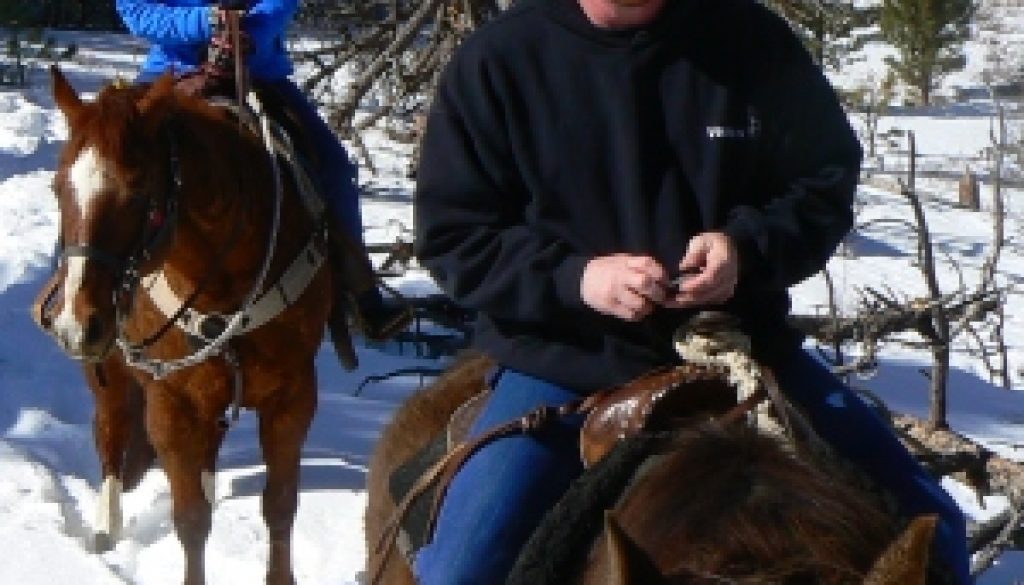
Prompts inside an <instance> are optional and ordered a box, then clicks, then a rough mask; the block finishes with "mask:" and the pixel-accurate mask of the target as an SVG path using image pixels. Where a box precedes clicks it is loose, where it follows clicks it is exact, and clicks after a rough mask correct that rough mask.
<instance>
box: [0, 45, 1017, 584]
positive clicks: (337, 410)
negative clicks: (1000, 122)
mask: <svg viewBox="0 0 1024 585" xmlns="http://www.w3.org/2000/svg"><path fill="white" fill-rule="evenodd" d="M74 38H75V40H76V42H77V43H78V44H79V45H80V47H81V49H80V52H79V57H78V58H77V60H76V62H75V63H72V64H69V65H68V66H67V67H65V69H66V70H67V71H68V72H69V73H70V77H71V79H72V82H73V83H74V84H75V85H76V87H78V88H79V89H80V90H86V91H95V89H96V88H97V87H99V85H100V84H101V83H102V82H104V81H106V80H108V79H109V78H110V77H111V76H113V75H114V74H115V73H117V72H123V73H124V74H125V75H129V76H130V71H131V70H132V69H133V67H134V65H135V64H136V62H137V59H138V55H139V54H140V52H141V51H140V49H139V48H138V45H137V44H136V43H134V42H133V41H131V40H129V39H127V38H125V37H121V36H112V35H111V36H97V35H74ZM966 120H968V121H963V122H956V124H957V125H958V134H957V136H958V138H957V139H956V140H955V141H953V142H952V143H951V142H950V140H949V135H948V134H947V133H946V132H942V131H937V130H936V126H940V125H943V124H951V123H953V122H952V121H951V120H946V119H934V118H924V117H920V118H918V119H915V124H917V125H918V126H919V132H920V133H921V136H922V148H928V149H930V150H929V152H937V153H941V152H943V148H947V150H945V152H954V150H953V149H956V148H958V147H957V146H956V145H960V146H961V147H963V145H964V143H965V141H969V140H973V141H974V143H977V144H980V143H981V142H983V140H984V139H983V138H981V139H979V138H978V137H977V134H979V133H981V134H983V135H987V128H988V122H987V119H985V118H982V117H969V118H966ZM893 123H895V122H893ZM961 126H962V127H961ZM64 135H65V130H64V128H63V123H62V121H61V120H60V118H59V116H58V115H57V114H56V113H55V111H54V109H53V105H52V101H51V100H50V98H49V95H48V89H47V84H46V77H45V74H44V73H42V72H41V71H35V72H33V83H32V86H31V87H30V88H29V89H28V90H26V91H4V90H0V331H2V332H3V335H0V551H3V553H2V557H3V558H4V561H5V562H3V563H0V583H4V584H8V583H9V584H18V585H55V584H65V583H78V584H80V585H106V584H119V583H131V584H139V585H163V584H171V583H178V582H179V579H180V575H181V571H182V555H181V552H180V548H179V546H178V543H177V541H176V539H175V537H174V535H173V531H172V528H171V525H170V515H169V511H170V510H169V509H170V499H169V493H168V490H167V485H166V481H165V479H164V477H163V475H162V473H160V472H151V473H150V474H149V475H148V476H147V477H146V478H145V480H144V482H143V484H142V485H141V486H140V487H139V488H138V489H137V490H136V491H135V492H134V493H132V494H129V495H128V496H127V498H126V502H125V506H126V517H127V522H128V529H127V535H126V538H125V539H124V540H123V541H122V542H120V543H119V545H118V546H117V547H116V549H115V550H113V551H111V552H109V553H105V554H102V555H96V554H92V553H90V552H88V541H87V535H88V534H89V526H90V525H91V523H92V518H93V514H94V509H95V506H96V488H97V486H98V483H99V477H98V474H99V471H98V465H97V462H96V458H95V454H94V453H93V450H92V447H91V441H92V439H91V429H90V424H91V415H92V403H91V399H90V396H89V393H88V391H87V389H86V387H85V385H84V383H83V381H82V378H81V376H80V373H79V371H78V369H77V366H76V364H74V363H72V362H71V361H69V360H68V359H66V358H65V357H63V355H62V354H61V353H60V352H59V351H58V349H57V348H56V346H55V345H54V344H53V343H52V342H51V341H50V340H49V339H48V338H46V337H45V336H44V335H43V334H41V333H40V332H39V331H38V330H37V329H36V328H35V327H34V326H33V325H32V323H31V322H30V320H29V317H28V312H27V307H28V305H29V302H30V300H31V298H32V296H33V295H34V294H35V293H36V291H37V290H38V288H39V286H40V284H41V282H42V280H43V279H44V278H45V276H46V274H47V273H48V271H49V269H50V268H49V266H50V262H51V260H50V251H51V249H52V247H53V242H54V238H55V236H56V222H57V212H56V209H55V205H54V200H53V197H52V195H51V193H50V190H49V181H50V178H51V171H52V169H53V168H54V166H55V157H56V153H57V149H58V148H59V146H60V141H61V140H62V139H63V137H64ZM926 135H927V136H930V138H925V136H926ZM974 143H972V146H971V147H970V150H972V151H973V148H974V147H973V144H974ZM963 148H965V149H966V148H967V147H963ZM375 151H376V153H377V156H378V158H377V159H376V160H375V163H376V164H377V166H378V168H379V170H380V173H381V175H380V176H378V177H376V178H373V179H372V180H371V179H370V178H366V179H367V181H369V182H370V183H371V185H370V186H372V187H375V188H376V189H374V190H373V191H372V192H371V194H370V195H368V196H367V197H366V199H365V200H364V201H365V203H364V214H365V217H366V223H367V225H368V230H369V231H368V237H367V239H368V240H369V241H388V240H393V239H394V238H395V237H397V236H399V235H401V234H402V233H404V232H403V229H404V228H406V227H408V226H410V225H411V205H410V185H409V184H408V182H407V181H406V180H405V179H404V178H403V173H404V170H405V169H404V164H403V154H404V151H403V149H402V148H400V147H394V146H388V145H384V144H378V145H377V148H376V150H375ZM927 186H928V187H929V188H930V189H931V191H930V192H929V193H930V194H929V196H928V197H926V204H927V212H928V214H929V216H928V217H929V221H930V225H931V228H932V230H933V231H934V232H935V239H936V242H937V246H938V247H939V249H940V250H942V251H944V252H948V253H949V254H950V256H951V257H954V258H956V259H957V261H958V262H960V263H961V264H962V265H963V270H964V272H965V274H966V278H967V281H968V282H973V280H974V279H975V278H976V272H977V269H978V267H979V266H980V264H981V262H982V260H983V259H984V254H985V252H986V250H987V246H988V242H989V238H990V235H989V227H988V216H987V215H986V214H979V213H970V212H966V211H962V210H958V209H956V208H954V207H952V206H951V205H950V204H949V202H950V199H951V193H952V191H951V190H950V188H949V187H950V186H949V185H945V184H942V183H933V184H928V185H927ZM860 200H861V202H862V203H863V204H864V206H863V209H862V211H861V212H860V216H859V220H860V221H862V222H865V221H868V220H871V219H877V218H902V219H909V218H910V217H911V213H910V210H909V208H908V207H907V206H906V205H905V204H904V203H903V202H902V201H901V200H900V198H899V197H898V196H896V195H893V194H892V193H889V192H886V191H882V190H878V189H872V188H863V189H862V190H861V193H860ZM1010 208H1011V210H1015V212H1014V213H1015V214H1014V215H1013V217H1011V218H1010V221H1009V224H1008V226H1007V233H1008V235H1009V236H1010V237H1011V238H1012V241H1011V243H1010V245H1009V247H1008V249H1007V251H1006V254H1005V257H1004V264H1003V269H1004V270H1005V271H1006V272H1007V273H1008V274H1007V276H1006V278H1008V279H1010V278H1014V279H1019V278H1021V277H1024V255H1022V254H1021V249H1020V246H1021V245H1022V236H1024V231H1022V228H1024V224H1022V223H1021V215H1019V214H1018V212H1017V211H1016V210H1019V209H1020V205H1019V203H1017V202H1011V205H1010ZM914 246H915V243H914V241H913V240H912V237H911V234H910V233H909V231H908V230H907V229H905V228H903V227H901V226H899V225H895V224H875V225H874V227H871V228H867V229H863V230H859V231H858V232H857V233H856V234H854V235H853V236H851V239H850V245H849V247H850V249H852V250H853V251H854V252H855V255H852V256H844V257H837V258H835V259H833V260H832V262H831V263H830V265H829V270H830V272H831V273H832V276H833V279H834V280H835V283H836V286H837V290H838V293H839V297H840V302H841V303H842V304H843V305H844V306H846V307H847V308H851V307H853V306H854V304H855V302H856V300H857V294H856V293H857V291H858V289H859V287H864V286H874V287H888V288H890V289H892V290H895V291H901V292H903V293H905V294H906V295H908V296H911V297H912V296H915V295H918V294H920V293H921V292H922V291H923V290H924V285H923V280H922V278H921V277H920V276H919V274H918V272H917V271H916V269H915V268H914V267H913V265H912V259H913V257H914ZM941 280H942V285H943V287H944V288H945V289H946V290H953V289H954V288H955V287H956V283H957V280H956V272H955V271H953V270H952V269H951V268H950V266H949V265H944V269H943V275H942V278H941ZM392 284H395V285H396V286H398V287H399V288H401V289H402V290H404V291H405V292H407V293H410V294H422V293H423V292H426V291H431V290H433V285H432V284H431V283H430V282H429V280H428V279H427V277H426V276H425V275H424V274H423V273H421V272H418V271H412V272H410V273H409V274H408V275H407V276H405V277H403V278H402V279H398V280H396V281H394V282H393V283H392ZM795 297H796V304H797V309H798V310H800V311H808V312H810V311H814V310H818V309H819V308H820V307H821V306H823V305H824V304H825V298H826V292H825V288H824V284H823V279H821V278H815V279H812V280H810V281H808V282H806V283H804V284H801V285H800V286H798V287H797V288H796V290H795ZM1009 302H1010V303H1011V305H1010V307H1009V309H1008V311H1007V313H1008V317H1009V322H1008V324H1007V327H1008V335H1007V338H1008V339H1009V341H1010V344H1011V347H1010V351H1011V356H1010V359H1011V364H1012V366H1013V367H1014V368H1015V369H1016V368H1020V366H1022V365H1024V342H1022V341H1021V340H1022V339H1024V310H1022V309H1024V304H1022V300H1021V298H1020V296H1019V295H1018V296H1011V297H1010V300H1009ZM882 355H883V356H884V363H883V365H882V367H881V369H880V371H879V372H878V374H877V375H876V376H874V377H873V378H871V379H868V380H857V383H858V384H863V385H865V386H868V387H870V388H872V389H874V390H875V391H876V392H878V393H879V394H881V395H882V396H883V397H884V398H885V399H886V400H887V402H888V403H889V404H890V406H892V407H893V408H895V409H896V410H900V411H904V412H911V413H915V414H922V413H924V412H925V411H926V408H927V390H926V388H927V382H926V380H925V378H924V377H923V376H921V375H920V373H919V370H921V369H922V368H926V367H927V365H928V363H927V358H926V356H924V355H923V354H921V353H920V352H916V351H911V350H908V349H905V348H902V347H900V346H898V345H895V344H891V345H888V346H886V348H884V350H883V352H882ZM360 358H361V361H362V363H363V367H362V368H361V369H360V371H358V372H357V373H354V374H349V373H345V372H343V371H341V369H340V368H339V367H338V366H337V364H336V363H335V361H334V358H333V355H332V353H331V351H330V350H329V348H328V347H327V346H324V348H323V350H322V352H321V355H320V358H319V360H318V371H319V375H320V409H319V411H318V413H317V417H316V420H315V422H314V426H313V430H312V433H311V435H310V438H309V441H308V442H307V444H306V447H305V451H304V459H303V476H302V484H301V498H300V506H299V513H298V518H297V520H296V526H295V549H294V550H295V567H296V573H297V578H298V581H299V583H303V584H324V585H326V584H331V585H338V584H347V583H355V582H357V581H356V578H357V577H356V576H357V574H358V573H359V572H360V571H361V570H362V564H363V553H364V549H363V539H362V512H363V507H364V505H365V497H366V496H365V491H364V484H365V471H366V469H365V466H366V464H367V460H368V457H369V453H370V450H371V448H372V444H373V442H374V440H375V439H376V437H377V436H378V434H379V431H380V429H381V427H382V425H383V424H385V423H386V421H387V420H388V418H389V417H390V415H391V413H392V412H393V411H394V409H395V407H396V405H397V404H398V403H399V402H400V401H401V399H402V398H403V397H405V396H407V395H408V394H409V393H410V392H412V391H413V390H415V388H416V385H417V380H416V379H414V378H400V379H395V380H392V381H389V382H383V383H379V384H374V385H371V386H369V387H368V388H367V389H366V391H365V393H364V394H363V395H362V396H360V397H355V396H353V392H354V390H355V388H356V387H357V385H358V383H359V382H360V381H361V380H362V378H363V377H364V376H367V375H370V374H377V373H383V372H387V371H391V370H394V369H396V368H399V367H406V366H409V365H415V364H418V363H423V364H425V365H432V366H436V365H438V364H437V362H432V361H426V360H424V361H422V362H421V361H418V360H416V359H415V358H411V357H408V356H405V357H403V356H398V355H395V354H394V353H384V352H381V351H377V350H374V349H369V348H360ZM954 367H955V370H954V372H953V375H952V379H951V383H950V420H951V422H952V424H953V426H954V428H955V429H956V430H958V431H960V432H963V433H965V434H967V435H970V436H971V437H973V438H975V439H977V440H979V441H982V442H984V443H985V444H986V445H988V446H990V447H992V448H993V449H995V450H997V451H998V452H999V453H1001V454H1003V455H1006V456H1008V457H1012V458H1015V459H1018V460H1024V393H1022V392H1020V391H1019V390H1020V389H1024V379H1022V377H1021V375H1020V374H1019V373H1015V375H1014V386H1015V388H1016V390H1017V391H1005V390H1002V389H1000V388H997V387H996V386H994V385H993V384H991V383H990V382H989V381H988V379H987V376H986V375H985V373H984V371H983V370H982V369H981V368H980V366H979V364H978V362H977V361H976V360H974V359H972V358H970V356H968V355H967V354H966V352H964V351H962V350H961V351H957V352H956V354H955V355H954ZM254 423H255V421H254V419H253V418H252V417H251V416H243V419H242V421H241V424H240V425H239V426H238V427H237V428H236V429H234V430H233V431H232V432H231V433H230V435H229V438H228V441H227V444H226V445H225V448H224V449H223V451H222V453H221V459H220V462H219V472H218V476H217V507H216V511H215V516H214V526H213V534H212V537H211V540H210V543H209V545H208V553H207V559H208V575H209V580H210V583H213V584H222V583H231V584H234V583H258V582H260V581H261V579H262V574H263V570H264V567H265V554H266V553H265V542H266V534H265V530H264V528H263V522H262V519H261V516H260V512H259V498H258V493H259V491H260V489H261V485H262V481H263V470H262V467H261V464H260V457H259V452H258V448H257V440H256V436H255V435H256V429H255V424H254ZM946 486H947V488H948V489H949V490H950V491H951V493H953V494H954V496H955V497H956V498H957V499H958V501H960V502H961V503H962V505H963V507H964V509H965V511H967V512H968V513H969V514H970V515H971V516H972V517H974V518H979V519H980V518H984V517H987V516H989V515H991V514H994V513H995V512H997V511H998V510H999V509H1000V507H1001V506H1002V505H1005V504H1004V503H1003V502H1001V501H1000V500H999V499H998V498H993V499H990V500H989V501H987V502H986V504H987V507H986V509H982V508H980V507H979V506H978V505H977V504H976V503H975V501H974V499H973V497H972V496H971V495H970V494H969V493H968V492H967V491H966V490H965V489H964V488H963V487H962V486H959V485H957V484H956V483H955V482H952V481H947V482H946ZM1018 579H1024V553H1011V554H1008V555H1006V556H1004V557H1003V559H1002V561H1001V562H1000V564H999V565H997V566H996V567H995V568H994V569H992V570H991V571H990V572H988V573H987V574H986V575H985V577H984V578H983V579H982V580H981V583H984V584H986V585H1007V584H1009V583H1011V582H1013V581H1015V580H1018Z"/></svg>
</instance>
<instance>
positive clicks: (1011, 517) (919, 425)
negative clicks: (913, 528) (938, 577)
mask: <svg viewBox="0 0 1024 585" xmlns="http://www.w3.org/2000/svg"><path fill="white" fill-rule="evenodd" d="M892 423H893V426H894V428H895V429H896V431H897V433H898V434H899V435H900V437H901V438H902V439H903V441H904V443H905V444H906V445H907V447H908V448H909V449H910V451H911V452H912V453H913V454H914V456H915V457H916V458H917V459H918V461H920V462H921V463H922V465H924V467H925V469H927V470H928V471H929V472H930V473H932V474H933V475H934V476H936V477H942V476H946V475H949V476H951V477H953V478H955V479H957V480H959V481H962V482H964V483H965V484H967V485H968V486H970V487H971V488H972V489H973V490H974V492H975V494H976V495H977V497H978V500H979V502H983V500H982V498H983V497H984V496H987V495H992V494H1003V495H1005V496H1006V497H1007V498H1009V500H1010V506H1009V508H1007V509H1006V510H1004V511H1003V512H1001V513H1000V514H998V515H996V516H995V517H994V518H992V519H990V520H988V521H986V522H984V523H981V524H978V525H975V526H973V527H972V529H971V530H970V536H969V546H970V551H971V553H977V555H976V556H975V558H974V564H973V566H972V568H971V572H972V574H974V575H977V574H979V573H981V572H983V571H985V570H987V569H988V568H989V567H991V566H992V563H994V562H995V560H996V559H997V558H998V557H999V554H1000V553H1002V552H1003V551H1004V550H1007V549H1009V548H1013V547H1015V546H1022V545H1024V524H1022V519H1024V463H1020V462H1016V461H1011V460H1009V459H1006V458H1005V457H1000V456H999V455H997V454H996V453H994V452H992V451H991V450H989V449H987V448H985V447H984V446H982V445H980V444H978V443H976V442H975V441H972V440H971V439H969V438H967V437H965V436H963V435H961V434H959V433H956V432H954V431H951V430H948V429H931V428H929V426H928V425H927V423H926V422H925V421H922V420H920V419H918V418H916V417H913V416H909V415H903V414H899V415H894V416H893V419H892Z"/></svg>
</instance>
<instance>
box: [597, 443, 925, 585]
mask: <svg viewBox="0 0 1024 585" xmlns="http://www.w3.org/2000/svg"><path fill="white" fill-rule="evenodd" d="M837 473H838V472H837V471H836V470H835V469H832V468H830V467H828V466H827V465H826V466H825V467H823V464H822V463H821V462H811V460H809V459H808V458H807V457H797V456H796V455H795V454H794V453H793V452H791V451H790V450H789V449H787V448H785V447H784V446H783V445H782V444H781V443H780V442H779V441H778V440H776V439H774V438H769V437H765V436H761V435H758V434H756V433H755V432H753V431H750V430H745V429H737V428H730V429H720V428H713V427H708V428H702V429H699V430H696V431H694V432H692V433H689V434H688V435H687V436H685V437H683V438H682V439H681V440H680V442H679V443H677V444H676V445H674V446H673V448H672V449H671V450H669V451H668V452H666V453H663V454H661V455H658V456H656V459H655V460H653V461H651V462H648V464H647V465H646V468H645V469H644V470H643V473H642V475H641V477H640V478H639V479H638V480H637V481H636V483H635V485H634V486H633V487H632V488H631V489H630V490H629V491H628V492H627V493H626V494H625V495H624V497H623V499H622V501H620V503H619V505H618V507H617V509H616V511H615V512H614V513H610V514H609V515H608V516H607V517H606V531H605V547H606V551H605V554H606V555H607V559H608V560H607V566H608V568H609V569H610V570H609V572H608V574H609V575H610V577H609V578H608V580H607V581H606V582H607V583H608V585H627V584H636V583H647V584H652V585H657V584H659V583H661V584H664V585H681V584H691V583H714V582H728V583H742V584H747V583H751V584H752V583H777V584H790V585H799V584H804V583H808V584H810V583H814V584H835V585H839V584H843V585H846V584H851V585H852V584H861V583H865V584H871V585H896V584H901V585H912V584H920V585H923V584H924V582H925V581H924V580H925V574H926V571H927V565H928V563H927V559H928V550H929V546H930V543H931V534H932V529H933V528H934V523H935V521H934V518H930V519H929V518H923V519H920V520H917V521H915V522H914V523H913V524H912V525H911V527H910V528H908V530H907V531H906V532H905V533H904V534H903V536H901V537H899V538H894V536H895V529H894V520H893V519H892V518H890V517H889V516H888V515H886V514H883V513H882V512H880V511H879V508H878V506H877V504H876V503H875V502H874V501H873V499H872V498H870V497H868V496H866V495H865V494H864V493H863V492H862V491H861V490H857V489H854V488H851V487H849V485H848V484H846V483H844V482H843V481H842V480H841V479H837ZM587 582H588V583H589V582H595V583H596V582H598V581H587Z"/></svg>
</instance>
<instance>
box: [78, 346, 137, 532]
mask: <svg viewBox="0 0 1024 585" xmlns="http://www.w3.org/2000/svg"><path fill="white" fill-rule="evenodd" d="M83 370H84V372H85V379H86V381H87V382H88V384H89V388H90V389H91V390H92V393H93V397H94V399H95V403H96V404H95V406H96V412H95V415H94V416H93V441H94V442H95V445H96V453H97V455H98V456H99V459H100V471H101V472H102V477H103V484H102V486H101V487H100V494H99V505H98V506H97V507H96V525H95V530H96V532H95V534H94V541H93V546H94V549H95V551H96V552H106V551H108V550H110V549H111V548H112V547H113V545H114V542H116V541H117V540H118V539H119V538H120V536H121V528H122V512H121V492H122V489H123V484H122V480H121V471H122V468H123V464H124V452H125V445H126V444H127V442H128V434H129V427H130V417H131V415H130V410H131V409H130V407H129V393H128V392H129V385H130V384H131V380H127V379H125V377H124V375H123V370H121V369H120V368H119V367H118V364H117V363H116V358H115V357H111V358H108V359H107V360H105V361H104V362H103V363H98V364H86V365H85V366H84V367H83Z"/></svg>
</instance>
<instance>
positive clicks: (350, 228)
mask: <svg viewBox="0 0 1024 585" xmlns="http://www.w3.org/2000/svg"><path fill="white" fill-rule="evenodd" d="M156 80H157V75H155V74H141V75H139V76H138V77H136V79H135V81H136V83H153V82H154V81H156ZM256 83H257V84H258V85H259V86H262V87H266V88H269V89H272V90H274V92H275V93H276V94H277V95H278V96H279V97H280V98H281V99H282V101H283V102H284V105H285V106H286V107H287V108H288V109H289V110H291V112H292V114H293V115H294V116H295V118H296V121H297V122H298V124H299V126H301V127H302V130H303V131H304V132H305V138H306V139H307V140H308V141H309V148H310V149H312V150H313V152H315V153H316V155H317V160H316V161H311V163H312V164H310V165H309V166H310V170H311V171H313V173H314V174H315V176H313V177H311V178H312V179H313V181H315V182H316V184H317V187H318V188H319V190H320V194H321V196H322V197H323V198H324V203H325V204H326V205H327V209H328V210H329V211H330V213H332V214H333V215H334V216H335V217H336V218H337V219H338V220H339V225H341V226H343V227H344V229H345V231H346V232H347V233H348V234H349V236H351V238H352V241H353V242H355V243H357V244H358V245H359V246H360V247H362V246H363V245H364V244H363V216H362V211H361V210H360V208H359V185H358V183H357V182H356V179H357V174H358V170H359V169H358V167H356V165H355V163H353V162H352V160H351V159H349V156H348V151H347V150H345V146H344V145H343V144H342V143H341V141H340V140H338V137H337V136H335V134H334V131H333V130H331V127H330V126H328V125H327V122H326V121H324V119H323V118H321V117H320V114H319V113H318V112H317V111H316V107H315V106H314V105H313V103H312V102H311V101H309V98H307V97H306V95H305V94H304V93H302V90H301V89H299V87H298V86H297V85H295V83H294V82H292V81H291V80H290V79H288V78H284V79H275V80H258V81H257V82H256Z"/></svg>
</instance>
